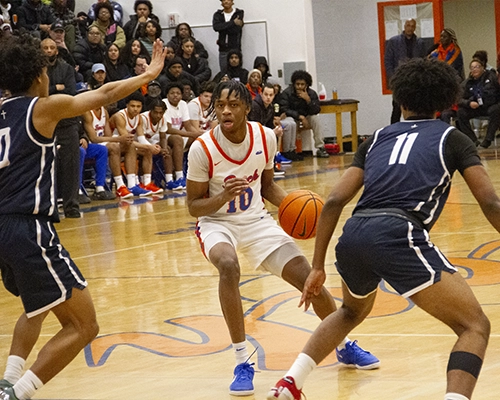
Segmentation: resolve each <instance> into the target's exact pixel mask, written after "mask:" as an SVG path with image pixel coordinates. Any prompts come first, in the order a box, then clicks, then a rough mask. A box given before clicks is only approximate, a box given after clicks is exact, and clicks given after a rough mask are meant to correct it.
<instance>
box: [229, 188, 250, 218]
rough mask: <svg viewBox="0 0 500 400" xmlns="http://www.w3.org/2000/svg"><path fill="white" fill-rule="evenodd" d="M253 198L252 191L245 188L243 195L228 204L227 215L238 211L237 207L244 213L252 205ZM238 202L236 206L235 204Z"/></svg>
mask: <svg viewBox="0 0 500 400" xmlns="http://www.w3.org/2000/svg"><path fill="white" fill-rule="evenodd" d="M252 198H253V190H252V189H251V188H247V189H246V190H245V191H244V192H243V193H241V194H240V195H239V196H237V197H235V198H234V199H233V200H231V201H230V202H229V203H228V207H227V211H226V212H227V213H229V214H232V213H235V212H236V211H238V208H237V207H238V206H239V209H240V210H241V211H246V210H247V209H248V207H250V205H251V204H252ZM237 201H238V206H237V205H236V202H237Z"/></svg>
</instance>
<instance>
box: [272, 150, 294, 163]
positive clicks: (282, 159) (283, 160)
mask: <svg viewBox="0 0 500 400" xmlns="http://www.w3.org/2000/svg"><path fill="white" fill-rule="evenodd" d="M274 160H275V161H276V162H277V163H278V164H291V163H292V160H289V159H288V158H286V157H284V156H283V154H281V153H279V152H278V153H276V157H274Z"/></svg>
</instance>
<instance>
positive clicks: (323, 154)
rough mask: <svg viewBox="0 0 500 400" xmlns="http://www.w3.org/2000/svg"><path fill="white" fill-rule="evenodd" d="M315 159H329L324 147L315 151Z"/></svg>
mask: <svg viewBox="0 0 500 400" xmlns="http://www.w3.org/2000/svg"><path fill="white" fill-rule="evenodd" d="M316 157H320V158H328V157H330V154H328V152H327V151H326V150H325V148H324V147H320V148H319V149H318V150H316Z"/></svg>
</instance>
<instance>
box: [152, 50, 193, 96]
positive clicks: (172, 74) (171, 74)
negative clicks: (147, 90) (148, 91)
mask: <svg viewBox="0 0 500 400" xmlns="http://www.w3.org/2000/svg"><path fill="white" fill-rule="evenodd" d="M185 79H187V80H188V81H190V82H191V89H192V90H193V92H194V94H195V96H197V95H198V94H199V93H200V89H199V86H198V82H196V79H195V78H194V77H193V76H192V75H191V74H188V73H187V72H185V71H184V70H183V64H182V60H181V59H180V58H179V57H174V58H173V59H172V61H170V63H169V64H168V68H167V70H166V71H164V72H162V73H161V74H160V76H159V77H158V81H159V82H160V84H161V88H162V94H163V96H164V97H166V94H167V92H166V90H167V86H168V84H169V83H172V82H176V83H178V84H179V85H182V81H183V80H185ZM181 92H182V91H181Z"/></svg>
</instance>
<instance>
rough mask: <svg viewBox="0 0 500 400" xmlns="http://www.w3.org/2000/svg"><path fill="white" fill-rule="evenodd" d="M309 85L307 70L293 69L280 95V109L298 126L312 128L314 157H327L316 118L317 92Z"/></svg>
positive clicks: (317, 107)
mask: <svg viewBox="0 0 500 400" xmlns="http://www.w3.org/2000/svg"><path fill="white" fill-rule="evenodd" d="M311 85H312V77H311V75H310V74H309V73H308V72H306V71H302V70H297V71H295V72H294V73H293V74H292V84H291V85H290V86H288V87H287V88H286V89H285V90H284V91H283V93H282V94H281V95H280V100H279V105H280V110H281V112H284V113H285V114H286V115H287V116H288V117H292V118H293V119H294V120H295V121H296V123H297V126H298V128H300V129H303V130H306V129H312V131H313V136H314V146H315V147H316V157H322V158H327V157H329V154H328V153H327V151H326V150H325V146H324V144H325V142H324V141H323V135H322V133H321V125H320V123H319V118H318V114H319V112H320V106H319V99H318V94H317V93H316V92H315V91H314V90H313V89H311Z"/></svg>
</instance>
